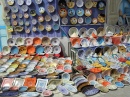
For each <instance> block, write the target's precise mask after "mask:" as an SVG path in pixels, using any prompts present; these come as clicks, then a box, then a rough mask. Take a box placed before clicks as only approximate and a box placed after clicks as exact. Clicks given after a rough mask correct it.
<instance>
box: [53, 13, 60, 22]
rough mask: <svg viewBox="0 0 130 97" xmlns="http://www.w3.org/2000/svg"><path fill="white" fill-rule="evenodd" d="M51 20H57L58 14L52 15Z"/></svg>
mask: <svg viewBox="0 0 130 97" xmlns="http://www.w3.org/2000/svg"><path fill="white" fill-rule="evenodd" d="M52 20H53V21H54V22H56V21H58V20H59V16H58V15H56V14H55V15H53V16H52Z"/></svg>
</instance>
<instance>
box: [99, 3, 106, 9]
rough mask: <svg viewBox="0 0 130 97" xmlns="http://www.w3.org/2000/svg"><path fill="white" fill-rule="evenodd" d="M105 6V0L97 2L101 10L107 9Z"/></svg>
mask: <svg viewBox="0 0 130 97" xmlns="http://www.w3.org/2000/svg"><path fill="white" fill-rule="evenodd" d="M105 7H106V2H105V1H98V2H97V8H98V9H99V10H105Z"/></svg>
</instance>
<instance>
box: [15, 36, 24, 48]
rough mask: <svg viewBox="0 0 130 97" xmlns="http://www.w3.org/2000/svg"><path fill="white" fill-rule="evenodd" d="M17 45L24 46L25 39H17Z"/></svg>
mask: <svg viewBox="0 0 130 97" xmlns="http://www.w3.org/2000/svg"><path fill="white" fill-rule="evenodd" d="M16 44H17V46H21V45H24V39H23V38H21V37H20V38H17V40H16Z"/></svg>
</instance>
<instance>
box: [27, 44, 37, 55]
mask: <svg viewBox="0 0 130 97" xmlns="http://www.w3.org/2000/svg"><path fill="white" fill-rule="evenodd" d="M27 53H28V54H34V53H35V47H34V46H32V45H30V46H28V47H27Z"/></svg>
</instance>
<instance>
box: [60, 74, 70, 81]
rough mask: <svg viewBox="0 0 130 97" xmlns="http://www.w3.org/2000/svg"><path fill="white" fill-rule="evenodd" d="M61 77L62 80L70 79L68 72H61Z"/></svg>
mask: <svg viewBox="0 0 130 97" xmlns="http://www.w3.org/2000/svg"><path fill="white" fill-rule="evenodd" d="M62 79H63V80H70V74H69V73H63V74H62Z"/></svg>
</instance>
